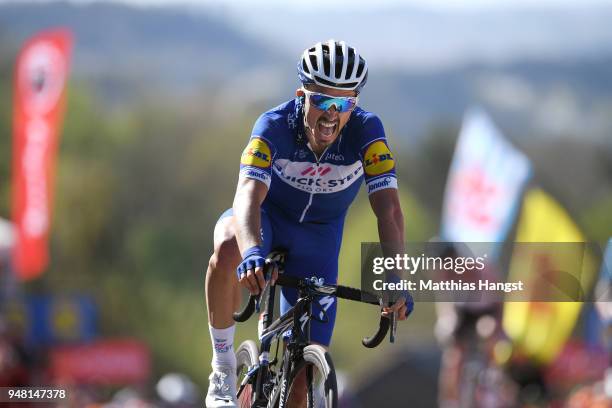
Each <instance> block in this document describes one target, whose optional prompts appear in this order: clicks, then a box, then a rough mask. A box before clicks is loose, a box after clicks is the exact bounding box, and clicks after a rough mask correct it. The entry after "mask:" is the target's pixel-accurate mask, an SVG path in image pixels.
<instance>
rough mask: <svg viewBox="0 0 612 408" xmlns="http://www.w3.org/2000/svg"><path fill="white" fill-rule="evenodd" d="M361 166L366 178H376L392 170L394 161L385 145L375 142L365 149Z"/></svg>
mask: <svg viewBox="0 0 612 408" xmlns="http://www.w3.org/2000/svg"><path fill="white" fill-rule="evenodd" d="M363 165H364V168H365V173H366V174H367V175H368V176H378V175H379V174H383V173H386V172H388V171H390V170H392V169H393V167H394V166H395V160H393V155H392V154H391V151H390V150H389V148H388V147H387V145H386V144H385V143H384V142H382V141H377V142H374V143H372V144H371V145H370V146H369V147H368V148H367V149H366V152H365V155H364V156H363Z"/></svg>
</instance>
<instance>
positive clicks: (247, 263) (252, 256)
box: [236, 245, 266, 279]
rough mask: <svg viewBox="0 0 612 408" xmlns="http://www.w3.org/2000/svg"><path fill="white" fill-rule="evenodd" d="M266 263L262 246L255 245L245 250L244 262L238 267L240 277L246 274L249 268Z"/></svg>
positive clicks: (253, 268)
mask: <svg viewBox="0 0 612 408" xmlns="http://www.w3.org/2000/svg"><path fill="white" fill-rule="evenodd" d="M265 264H266V258H265V256H264V253H263V251H262V249H261V247H260V246H258V245H255V246H252V247H250V248H249V249H247V250H246V251H244V254H242V262H240V265H238V268H236V273H237V274H238V279H240V276H241V275H242V274H246V273H247V271H248V270H250V269H252V270H253V271H255V268H259V267H263V266H264V265H265Z"/></svg>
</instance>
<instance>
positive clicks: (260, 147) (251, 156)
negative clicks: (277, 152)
mask: <svg viewBox="0 0 612 408" xmlns="http://www.w3.org/2000/svg"><path fill="white" fill-rule="evenodd" d="M271 158H272V155H271V154H270V147H269V146H268V144H267V143H266V142H264V141H263V140H262V139H259V138H256V137H255V138H253V139H251V141H250V142H249V144H248V145H247V147H246V149H244V152H242V158H241V159H240V163H242V164H244V165H246V166H257V167H261V168H264V169H267V168H268V167H270V165H271V163H272V161H271Z"/></svg>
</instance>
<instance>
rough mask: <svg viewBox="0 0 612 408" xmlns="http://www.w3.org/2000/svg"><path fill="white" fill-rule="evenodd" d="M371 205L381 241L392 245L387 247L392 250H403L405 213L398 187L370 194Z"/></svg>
mask: <svg viewBox="0 0 612 408" xmlns="http://www.w3.org/2000/svg"><path fill="white" fill-rule="evenodd" d="M370 205H371V206H372V210H373V211H374V214H375V215H376V220H377V222H378V236H379V238H380V242H384V243H385V244H386V245H390V246H385V248H389V249H390V250H391V251H392V252H395V253H401V252H403V251H404V215H403V213H402V207H401V206H400V200H399V195H398V194H397V189H395V188H386V189H384V190H379V191H376V192H374V193H372V194H370ZM395 253H394V254H393V255H395Z"/></svg>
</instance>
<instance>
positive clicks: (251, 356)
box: [236, 340, 259, 408]
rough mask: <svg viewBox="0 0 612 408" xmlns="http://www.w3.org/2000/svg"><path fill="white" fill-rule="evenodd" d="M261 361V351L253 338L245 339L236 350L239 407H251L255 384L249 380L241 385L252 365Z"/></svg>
mask: <svg viewBox="0 0 612 408" xmlns="http://www.w3.org/2000/svg"><path fill="white" fill-rule="evenodd" d="M258 363H259V351H258V350H257V346H256V345H255V342H254V341H252V340H246V341H244V342H243V343H242V344H241V345H240V347H238V350H236V375H237V378H238V384H237V385H236V389H237V391H238V407H240V408H251V405H252V404H253V391H254V390H253V385H252V383H251V382H250V381H249V382H248V383H246V384H245V385H244V387H241V386H240V384H241V382H242V380H243V379H244V377H245V376H246V374H247V372H248V371H249V369H251V367H254V366H255V365H257V364H258Z"/></svg>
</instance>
